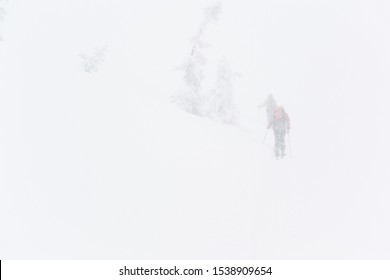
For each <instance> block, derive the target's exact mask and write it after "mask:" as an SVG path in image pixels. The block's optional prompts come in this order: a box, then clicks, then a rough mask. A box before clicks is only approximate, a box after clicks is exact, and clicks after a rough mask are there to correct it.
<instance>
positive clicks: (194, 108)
mask: <svg viewBox="0 0 390 280" xmlns="http://www.w3.org/2000/svg"><path fill="white" fill-rule="evenodd" d="M221 11H222V4H221V3H219V2H218V3H215V4H213V5H210V6H209V7H207V8H206V9H205V10H204V19H203V21H202V23H201V25H200V27H199V29H198V32H197V33H196V34H195V36H194V37H193V38H192V40H191V46H192V47H191V53H190V56H189V58H188V61H187V62H186V63H185V64H184V65H183V66H182V67H181V69H182V70H183V71H184V84H185V89H183V90H181V91H180V93H179V94H178V95H176V96H174V98H173V101H174V102H175V103H176V104H178V106H179V107H181V108H182V109H184V110H185V111H187V112H189V113H192V114H195V115H199V116H202V115H203V114H204V108H203V107H204V100H203V96H202V93H201V90H202V81H203V78H204V76H203V71H202V67H203V66H204V65H205V64H206V58H205V56H204V55H203V54H202V49H204V48H206V47H209V46H210V45H209V44H207V43H205V42H204V41H203V37H204V35H205V31H206V29H207V28H208V26H209V25H210V24H211V23H217V21H218V16H219V15H220V13H221Z"/></svg>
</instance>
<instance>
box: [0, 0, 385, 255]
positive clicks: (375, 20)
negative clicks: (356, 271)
mask: <svg viewBox="0 0 390 280" xmlns="http://www.w3.org/2000/svg"><path fill="white" fill-rule="evenodd" d="M30 2H31V3H30ZM32 2H34V3H32ZM151 2H153V3H152V4H153V5H154V9H152V10H150V9H149V6H147V5H146V4H145V5H144V4H140V3H137V4H135V2H134V3H129V2H128V1H120V0H116V1H112V3H111V2H110V3H111V4H107V3H108V2H107V1H93V2H91V1H86V0H85V1H81V0H77V1H76V0H75V1H66V3H65V2H61V3H60V2H59V1H48V0H39V1H15V2H14V1H9V4H8V6H7V7H6V8H7V18H6V20H5V21H4V26H3V27H2V29H0V31H1V32H3V34H1V35H2V37H3V39H4V42H2V43H0V90H1V92H0V192H1V194H0V219H1V230H0V258H7V259H30V258H36V259H38V258H39V259H50V258H52V259H59V258H67V259H82V258H88V259H95V258H98V259H110V258H113V259H114V258H115V259H214V258H215V259H217V258H218V259H226V258H229V259H249V258H252V259H256V258H267V259H296V258H301V259H313V258H317V259H320V258H351V259H355V258H364V259H366V258H389V257H390V255H389V252H390V243H389V241H388V236H389V235H390V226H389V223H388V216H389V213H390V206H389V204H388V201H387V200H388V197H389V195H390V191H389V188H388V186H390V180H389V176H388V167H389V166H390V162H389V158H390V157H389V148H388V141H389V138H390V137H389V133H388V130H387V127H386V121H387V120H388V119H389V116H390V115H389V112H388V110H387V103H388V101H389V98H388V97H387V92H388V90H389V89H390V85H389V83H388V82H387V81H386V79H385V77H387V75H388V74H390V73H389V72H390V71H389V69H390V68H389V67H388V66H389V64H390V61H389V56H388V51H387V49H388V48H386V46H388V47H389V46H390V42H388V41H386V40H385V39H383V37H382V36H380V34H381V33H380V32H381V30H382V31H383V30H387V29H386V28H385V27H386V26H388V22H387V18H385V17H381V16H380V15H381V11H380V10H381V9H378V7H374V6H369V7H365V6H364V5H363V4H362V3H360V4H359V5H356V6H354V7H353V9H352V10H348V11H350V12H345V13H341V14H338V13H336V12H334V10H333V6H332V5H336V6H337V5H339V4H337V3H339V1H330V2H329V3H330V4H329V3H328V2H327V3H328V4H323V5H322V6H321V5H320V6H316V5H314V6H313V5H311V6H310V5H309V6H307V11H310V13H308V12H305V13H303V12H302V11H301V10H300V8H299V7H295V6H294V7H293V6H291V5H290V4H288V3H287V2H286V3H285V4H286V5H285V6H283V7H279V6H275V5H273V4H270V3H265V2H264V3H260V4H259V2H258V1H244V2H242V3H241V1H240V4H237V3H238V2H237V1H223V4H224V13H223V15H222V17H221V19H220V22H219V25H218V26H219V27H218V28H219V29H217V27H214V29H212V28H210V33H209V34H208V35H207V36H208V37H207V36H206V38H207V39H208V40H209V41H210V42H211V43H212V45H213V48H211V49H210V50H207V51H205V55H206V56H207V59H208V63H209V64H215V63H216V62H217V61H218V59H219V57H220V56H221V54H222V53H223V54H225V55H226V59H227V60H229V61H230V62H231V64H232V66H233V68H234V71H236V70H235V69H237V71H239V72H240V73H241V74H242V77H241V78H239V79H237V81H236V83H235V87H234V91H235V98H236V102H237V104H238V107H239V110H240V117H239V120H238V124H237V125H235V126H229V125H223V124H221V123H218V122H215V121H212V120H210V119H207V118H201V117H197V116H194V115H191V114H188V113H186V112H184V111H181V110H179V109H178V108H177V107H176V106H174V104H172V103H171V102H170V97H171V96H172V95H173V94H174V93H176V91H177V89H178V88H179V85H180V83H181V81H182V73H181V72H179V71H174V69H175V67H176V66H178V65H180V63H182V62H183V61H184V60H185V59H186V56H187V55H188V47H189V44H188V40H189V39H190V38H191V36H192V34H195V32H196V30H197V28H198V24H199V23H200V22H201V19H202V14H201V11H202V8H204V7H205V6H207V5H209V4H210V3H211V2H209V1H191V3H190V2H188V3H186V4H184V3H182V2H181V1H173V0H172V1H164V3H162V1H161V2H158V1H151ZM345 2H346V1H345ZM378 3H379V4H381V5H382V6H383V7H382V9H384V10H386V9H388V7H387V5H385V3H382V2H381V1H378ZM149 4H150V3H149ZM344 4H345V5H347V3H344ZM340 5H341V4H340ZM257 11H261V12H257ZM362 11H365V13H364V15H365V18H366V19H367V21H369V22H370V24H371V25H364V24H363V23H364V22H362V21H361V17H360V16H359V15H361V14H362V13H363V12H362ZM87 13H88V20H86V14H87ZM329 14H331V15H332V16H333V18H334V20H335V21H334V22H332V23H329V26H328V25H327V24H328V23H327V24H325V23H326V22H327V21H326V19H327V18H328V15H329ZM374 15H376V17H374ZM236 17H238V18H241V19H242V20H241V21H237V20H236ZM345 17H347V18H348V19H349V21H344V18H345ZM102 18H105V19H106V18H107V19H109V20H104V21H102V20H101V19H102ZM70 19H72V20H70ZM307 21H309V22H311V23H312V24H311V25H310V26H308V25H306V22H307ZM49 23H50V24H49ZM351 23H354V24H351ZM362 26H364V28H366V29H364V28H362ZM312 28H313V30H316V28H317V29H318V30H320V31H321V32H318V33H317V32H313V30H312ZM339 30H341V31H339ZM113 31H115V32H113ZM346 31H348V32H347V33H348V34H349V35H348V36H347V37H345V36H344V35H343V34H344V32H346ZM308 34H311V35H310V36H307V35H308ZM309 37H310V39H308V38H309ZM293 38H295V39H294V40H292V39H293ZM339 42H342V44H341V46H340V45H339ZM287 43H288V44H287ZM105 46H107V54H106V58H105V60H104V61H102V62H101V65H99V68H98V71H97V73H86V72H84V71H83V69H84V68H83V60H82V59H81V58H80V56H79V55H80V54H82V53H87V54H91V53H93V50H94V48H97V49H99V48H104V47H105ZM214 70H215V69H214ZM212 72H213V67H210V68H205V72H204V74H205V76H206V77H205V90H207V86H209V84H212V80H213V76H212V75H211V76H209V74H210V73H212ZM269 92H273V93H274V95H275V97H276V99H277V101H278V102H279V103H281V104H282V105H284V107H285V108H286V110H287V111H288V113H289V114H290V117H291V123H292V130H291V135H290V139H289V140H290V141H291V144H288V150H287V151H288V154H287V157H286V158H285V159H283V160H278V161H276V160H275V159H274V157H273V151H272V146H273V134H272V131H268V133H267V130H266V128H265V112H264V111H260V112H258V111H257V106H258V102H260V101H263V100H262V99H264V98H265V97H266V95H267V94H268V93H269ZM287 140H288V139H287Z"/></svg>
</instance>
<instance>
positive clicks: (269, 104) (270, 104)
mask: <svg viewBox="0 0 390 280" xmlns="http://www.w3.org/2000/svg"><path fill="white" fill-rule="evenodd" d="M264 106H265V107H266V110H267V120H268V125H270V123H271V122H272V121H273V119H274V111H275V109H276V107H277V104H276V101H275V99H274V97H273V96H272V94H268V97H267V99H266V100H265V101H264V103H263V104H259V109H260V108H262V107H264Z"/></svg>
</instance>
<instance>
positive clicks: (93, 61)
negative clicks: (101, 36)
mask: <svg viewBox="0 0 390 280" xmlns="http://www.w3.org/2000/svg"><path fill="white" fill-rule="evenodd" d="M106 52H107V46H106V47H104V48H102V49H98V48H94V50H93V52H92V54H91V55H88V54H80V55H79V56H80V57H81V58H82V59H83V62H84V70H85V71H86V72H88V73H96V72H97V71H98V70H99V67H100V66H101V64H102V63H103V61H104V59H105V57H106Z"/></svg>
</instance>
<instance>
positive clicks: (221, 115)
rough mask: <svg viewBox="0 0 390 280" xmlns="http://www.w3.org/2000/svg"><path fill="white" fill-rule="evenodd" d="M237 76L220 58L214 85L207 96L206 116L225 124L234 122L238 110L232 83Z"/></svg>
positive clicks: (224, 60)
mask: <svg viewBox="0 0 390 280" xmlns="http://www.w3.org/2000/svg"><path fill="white" fill-rule="evenodd" d="M238 76H239V74H237V73H233V72H232V70H231V68H230V65H229V63H228V62H227V61H226V59H225V58H223V59H221V60H220V62H219V65H218V77H217V81H216V84H215V87H214V88H213V89H212V91H211V94H210V95H209V97H208V98H207V105H206V107H207V115H208V117H210V118H212V119H214V120H217V121H220V122H223V123H226V124H234V123H235V121H236V118H237V114H238V110H237V107H236V105H235V103H234V96H233V84H234V80H235V79H236V77H238Z"/></svg>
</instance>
